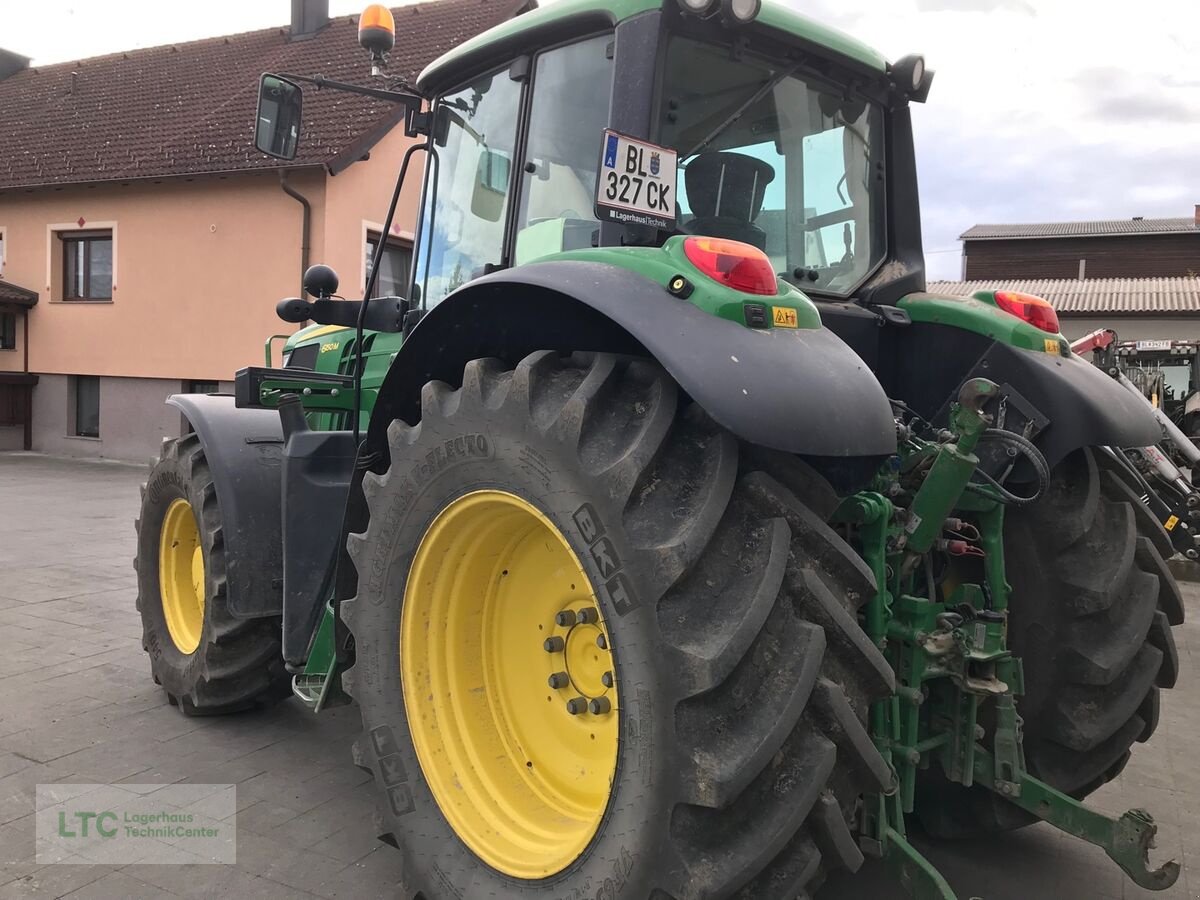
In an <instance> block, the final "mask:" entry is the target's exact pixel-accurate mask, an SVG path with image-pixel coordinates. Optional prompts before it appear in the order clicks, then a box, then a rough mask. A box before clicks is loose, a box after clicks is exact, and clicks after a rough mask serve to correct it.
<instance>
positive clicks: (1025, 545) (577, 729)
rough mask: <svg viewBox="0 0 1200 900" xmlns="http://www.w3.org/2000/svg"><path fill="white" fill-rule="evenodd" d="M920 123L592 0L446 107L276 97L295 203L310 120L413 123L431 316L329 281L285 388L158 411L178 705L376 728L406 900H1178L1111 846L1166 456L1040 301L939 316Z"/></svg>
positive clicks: (155, 660)
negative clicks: (329, 104)
mask: <svg viewBox="0 0 1200 900" xmlns="http://www.w3.org/2000/svg"><path fill="white" fill-rule="evenodd" d="M390 19H391V17H390V14H388V12H387V10H386V9H383V8H382V7H372V8H370V9H369V10H368V11H367V13H365V14H364V17H363V19H362V20H361V22H360V38H361V41H362V43H363V45H364V46H365V47H366V48H367V49H368V50H370V51H371V53H372V57H373V59H372V63H373V68H374V70H376V71H381V70H382V69H383V66H384V64H385V62H386V53H387V52H388V51H389V50H390V49H391V43H392V38H391V32H390V30H389V24H390ZM931 77H932V73H930V72H929V71H927V70H926V68H925V64H924V61H923V60H922V59H921V58H919V57H908V58H905V59H904V60H901V61H899V62H896V63H891V64H889V63H888V62H887V61H886V60H885V59H884V58H883V57H881V56H880V55H879V54H878V53H876V52H874V51H873V50H871V49H869V48H868V47H865V46H863V45H862V44H860V43H859V42H857V41H855V40H853V39H851V38H849V37H846V36H844V35H841V34H839V33H837V32H834V31H832V30H829V29H827V28H825V27H823V26H821V25H819V24H817V23H815V22H813V21H810V20H809V19H807V18H804V17H803V16H800V15H798V14H796V13H795V12H792V11H790V10H788V9H786V8H784V7H781V6H775V5H770V4H763V5H761V6H760V3H759V2H758V0H665V2H664V0H618V2H610V3H600V2H597V0H563V2H559V3H556V4H554V5H552V6H549V7H547V8H545V9H542V10H537V11H534V12H531V13H528V14H525V15H522V16H520V17H518V18H516V19H514V20H512V21H510V22H508V23H506V24H504V25H502V26H500V27H498V28H495V29H493V30H491V31H489V32H487V33H485V34H483V35H482V36H480V37H477V38H475V39H473V40H471V41H468V42H466V43H464V44H462V45H461V46H459V47H457V48H455V49H454V50H453V51H451V52H450V53H448V54H447V55H446V56H444V57H442V58H441V59H440V60H438V61H437V62H435V63H433V64H432V65H431V66H430V67H429V68H428V69H427V70H426V71H425V72H424V73H423V74H422V75H421V77H420V79H419V81H418V83H417V85H416V88H417V93H415V94H413V93H407V92H403V91H393V90H391V89H389V88H385V87H362V86H356V85H348V84H338V83H333V82H330V81H329V80H328V79H325V78H321V77H319V76H300V75H287V74H286V73H280V74H272V75H266V76H264V77H263V80H262V85H261V90H260V100H259V110H258V119H257V123H256V138H257V141H256V142H257V146H258V147H259V148H260V149H262V150H263V151H264V152H267V153H269V154H272V155H275V156H278V157H282V158H290V157H292V156H294V155H295V153H296V144H297V140H298V139H300V135H299V124H300V122H301V121H302V116H301V111H302V95H303V92H302V88H301V85H302V84H313V85H317V86H319V87H321V88H323V89H339V90H349V91H353V92H357V93H360V94H367V95H369V96H373V97H376V98H381V99H387V100H391V101H394V102H395V103H397V104H398V105H399V106H402V107H403V110H404V121H405V127H406V129H407V131H408V133H409V134H410V135H411V136H412V137H414V138H415V139H416V141H415V143H414V144H413V148H412V150H411V151H409V154H408V156H407V157H406V159H405V162H404V165H403V166H402V170H401V173H400V177H399V179H398V182H397V187H396V193H395V194H394V195H393V199H392V206H391V209H390V210H389V214H388V217H387V222H386V224H385V232H386V231H387V230H388V228H389V227H390V225H391V221H392V218H393V216H394V213H395V207H396V199H397V198H398V196H399V190H400V184H402V183H403V181H404V179H405V178H406V177H407V174H408V170H409V168H410V163H412V162H413V161H414V160H419V162H422V163H424V165H423V166H421V167H420V168H421V171H422V172H423V175H422V176H421V177H423V179H424V187H423V201H422V204H421V212H420V222H419V227H418V237H417V240H416V244H415V250H414V256H415V258H414V265H413V273H412V278H411V282H412V283H411V285H410V288H409V291H408V293H407V296H406V297H402V298H401V297H385V298H379V299H374V300H371V301H369V302H367V301H351V300H342V299H338V298H336V296H335V295H336V291H337V278H336V276H335V275H334V274H333V273H332V271H330V270H329V269H327V268H325V267H321V266H317V267H314V268H313V269H311V270H310V271H309V272H308V273H307V275H306V278H305V285H306V290H307V292H308V293H309V294H311V295H312V298H313V299H311V300H306V299H290V300H285V301H282V302H281V303H280V305H279V314H280V316H281V318H283V319H284V320H285V321H289V322H297V323H298V322H312V323H315V324H313V325H311V326H310V327H307V328H305V329H303V330H301V331H299V332H297V333H296V334H295V335H293V336H292V337H290V338H289V339H288V340H287V343H286V346H285V350H284V363H283V366H282V367H272V365H271V360H270V346H271V344H270V342H268V353H267V356H268V359H267V365H266V366H264V367H254V368H248V369H245V370H243V371H241V372H239V373H238V375H237V380H236V385H237V390H236V396H235V397H229V396H216V395H213V396H177V397H173V398H171V400H170V401H169V402H170V403H172V404H173V405H175V406H176V407H178V408H179V409H180V410H181V411H182V413H183V415H184V416H185V417H186V420H187V421H188V422H189V423H190V425H191V428H192V429H193V431H192V433H190V434H188V435H187V436H185V437H183V438H181V439H180V440H178V441H171V442H168V443H167V445H166V446H165V448H164V452H163V455H162V459H161V460H160V461H159V462H158V463H157V464H156V465H155V466H154V468H153V470H152V472H151V474H150V477H149V481H148V484H147V486H146V489H145V491H144V497H143V504H142V512H141V517H140V520H139V527H138V557H137V561H136V565H137V569H138V578H139V582H138V583H139V600H138V603H139V608H140V610H141V612H142V617H143V621H144V624H145V646H146V649H147V651H148V653H149V654H150V658H151V665H152V669H153V673H154V677H155V679H156V680H157V681H158V682H159V683H160V684H161V685H162V686H163V688H164V689H165V691H166V692H167V696H168V698H169V699H170V700H171V702H172V703H175V704H177V705H178V706H179V707H180V708H181V709H182V710H183V711H184V712H186V713H189V714H210V713H223V712H229V711H235V710H244V709H248V708H253V707H256V706H263V705H266V704H270V703H273V702H275V701H277V700H279V699H280V698H282V697H285V696H290V695H295V696H297V697H298V698H299V699H300V700H301V701H302V702H303V703H305V704H307V705H308V706H310V707H311V708H312V709H313V710H314V711H320V710H322V709H325V708H327V707H332V706H334V705H337V704H343V703H348V702H351V701H353V702H355V703H357V704H358V706H359V709H360V710H361V713H362V720H363V733H362V736H361V738H360V739H359V740H358V741H357V742H356V745H355V751H354V755H355V761H356V762H357V764H358V765H360V766H362V767H365V768H366V769H368V770H369V771H370V772H371V773H372V774H373V775H374V777H375V781H376V784H377V788H378V796H379V806H380V822H381V828H380V831H381V835H382V837H383V838H384V839H385V840H386V841H388V842H389V843H391V844H393V845H395V846H396V847H398V848H399V850H400V852H401V853H402V854H403V856H404V866H403V870H404V879H405V880H404V885H403V896H404V897H406V898H417V897H421V898H425V900H434V898H442V897H467V898H475V897H546V898H562V897H572V898H584V897H597V898H610V900H614V898H638V900H644V898H655V900H667V898H675V900H684V898H702V897H703V898H716V897H735V896H736V897H745V898H781V900H782V898H797V897H807V896H810V895H811V893H812V892H814V891H815V890H817V889H818V888H819V886H820V885H821V883H822V881H823V880H824V879H825V877H826V876H827V875H828V874H829V873H832V872H834V871H836V870H842V869H844V870H851V871H854V870H856V869H858V867H859V866H860V865H861V864H862V862H863V860H864V855H874V856H881V857H883V858H884V859H886V860H887V861H889V862H890V863H892V864H893V865H894V866H895V867H896V870H897V878H898V882H900V883H902V884H903V885H904V886H905V887H906V888H907V889H908V890H909V891H910V892H911V893H912V894H913V895H915V896H919V897H937V898H948V897H953V894H952V892H951V889H950V888H949V886H948V885H947V884H946V882H945V881H944V879H943V878H942V877H941V876H940V875H939V874H938V873H937V872H936V870H935V869H934V868H933V867H932V866H931V865H930V864H929V863H928V862H927V861H926V860H925V859H924V858H923V857H922V856H921V855H920V854H919V853H918V852H917V851H916V850H915V849H914V848H913V847H912V846H911V845H910V843H909V842H908V841H907V839H906V837H905V835H906V823H911V822H912V821H913V820H914V817H915V818H916V819H919V820H920V821H921V822H922V823H923V825H924V827H925V828H926V829H927V830H928V831H930V832H931V833H933V834H935V835H939V836H947V837H952V836H957V835H963V834H978V833H986V832H992V831H996V830H999V829H1006V828H1014V827H1018V826H1021V825H1024V824H1027V823H1030V822H1033V821H1036V820H1039V819H1040V820H1044V821H1048V822H1050V823H1052V824H1053V825H1055V826H1057V827H1058V828H1061V829H1063V830H1066V831H1068V832H1070V833H1072V834H1075V835H1078V836H1079V837H1081V838H1083V839H1085V840H1088V841H1091V842H1093V843H1095V844H1097V845H1099V846H1101V847H1102V848H1104V849H1105V850H1106V851H1107V852H1108V854H1109V855H1110V856H1111V857H1112V858H1113V859H1114V860H1115V861H1116V862H1117V863H1118V864H1119V865H1120V866H1121V867H1122V868H1123V869H1124V870H1125V871H1126V872H1127V873H1128V874H1129V876H1130V877H1131V878H1132V879H1133V880H1134V881H1135V882H1137V883H1138V884H1139V885H1143V886H1146V887H1150V888H1166V887H1169V886H1170V885H1171V884H1172V883H1173V882H1174V881H1175V879H1176V878H1177V877H1178V874H1179V867H1178V865H1176V864H1175V863H1173V862H1171V863H1167V864H1166V865H1164V866H1162V867H1161V868H1152V867H1151V866H1150V864H1149V861H1148V857H1147V853H1148V850H1149V849H1150V848H1151V847H1152V845H1153V838H1154V834H1155V826H1154V824H1153V820H1152V819H1151V817H1150V816H1149V815H1148V814H1146V813H1144V812H1142V811H1132V812H1130V813H1126V814H1125V815H1124V816H1122V817H1120V818H1110V817H1108V816H1104V815H1101V814H1100V813H1097V812H1093V811H1091V810H1088V809H1087V808H1086V807H1084V806H1083V805H1081V803H1080V800H1081V799H1082V798H1083V797H1085V796H1086V795H1087V794H1088V793H1089V792H1091V791H1092V790H1094V789H1095V788H1096V787H1098V786H1099V785H1101V784H1103V783H1105V782H1106V781H1108V780H1110V779H1112V778H1114V777H1115V776H1116V775H1117V774H1118V773H1119V772H1120V771H1121V769H1122V767H1123V766H1124V765H1125V762H1126V760H1127V759H1128V758H1129V754H1130V748H1131V747H1133V746H1134V745H1135V744H1136V743H1137V742H1139V741H1144V740H1146V739H1147V738H1149V736H1150V735H1151V734H1152V733H1153V731H1154V729H1155V726H1156V724H1157V720H1158V714H1159V690H1160V689H1161V688H1169V687H1171V686H1172V684H1173V683H1174V681H1175V672H1176V668H1177V654H1176V651H1175V647H1174V643H1173V639H1172V636H1171V626H1172V625H1176V624H1179V623H1180V622H1181V621H1182V616H1183V612H1182V606H1181V603H1180V597H1179V592H1178V588H1177V586H1176V585H1175V583H1174V581H1173V580H1172V578H1171V576H1170V574H1169V573H1168V571H1167V568H1166V566H1165V565H1164V563H1163V555H1164V554H1169V553H1170V542H1169V540H1168V539H1167V537H1166V535H1165V533H1164V532H1163V531H1162V528H1161V526H1160V525H1159V524H1158V522H1157V520H1155V519H1154V517H1153V516H1151V515H1150V514H1149V513H1148V511H1147V510H1146V508H1145V507H1144V506H1143V505H1142V504H1141V503H1139V502H1138V500H1137V497H1136V495H1135V494H1134V493H1133V491H1132V489H1131V488H1130V487H1129V486H1128V484H1127V483H1126V481H1125V480H1123V477H1122V474H1121V470H1120V468H1119V467H1118V466H1117V465H1116V464H1115V463H1113V461H1112V458H1111V455H1110V454H1109V453H1108V451H1107V450H1105V449H1104V448H1107V447H1110V446H1113V447H1129V446H1145V445H1149V444H1153V443H1154V442H1155V440H1157V435H1158V430H1157V426H1156V424H1155V422H1154V420H1153V418H1152V416H1151V415H1150V413H1149V411H1148V410H1147V409H1146V408H1145V405H1144V404H1141V403H1139V402H1138V400H1137V398H1136V397H1133V396H1132V395H1130V394H1129V393H1128V392H1127V391H1124V390H1122V389H1121V388H1120V387H1119V386H1117V385H1115V384H1114V383H1113V382H1111V381H1110V380H1109V379H1108V378H1106V377H1105V376H1104V374H1103V373H1101V372H1099V371H1098V370H1096V369H1095V368H1094V367H1092V366H1090V365H1088V364H1087V363H1086V362H1084V361H1083V360H1082V359H1078V358H1076V357H1073V356H1072V355H1071V353H1070V351H1069V347H1068V345H1067V342H1066V341H1065V339H1064V338H1063V337H1062V336H1061V334H1060V333H1059V328H1058V323H1057V320H1056V318H1055V317H1054V313H1053V310H1052V309H1050V308H1049V306H1048V304H1046V303H1044V301H1040V300H1038V299H1037V298H1033V297H1027V296H1024V295H1014V294H1004V293H997V294H987V295H977V296H976V297H973V298H969V299H963V298H946V297H936V296H931V295H929V294H927V293H925V292H924V288H925V276H924V271H923V261H922V260H923V257H922V247H921V229H920V215H919V205H918V193H917V179H916V166H915V159H914V149H913V139H912V125H911V114H910V104H912V103H914V102H922V101H924V100H925V98H926V95H927V94H928V91H929V86H930V80H931ZM412 169H413V171H414V172H416V171H417V166H416V165H413V166H412ZM381 246H382V242H381ZM378 268H379V266H378V265H376V266H374V267H373V272H375V271H378ZM373 277H374V275H372V281H373ZM372 294H373V284H371V283H369V284H368V286H367V290H366V296H367V297H371V296H372Z"/></svg>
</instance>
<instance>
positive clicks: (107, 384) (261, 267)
mask: <svg viewBox="0 0 1200 900" xmlns="http://www.w3.org/2000/svg"><path fill="white" fill-rule="evenodd" d="M531 5H533V4H531V3H530V2H529V0H439V2H432V3H420V4H417V5H413V6H405V7H399V8H397V9H396V10H395V11H394V14H395V17H396V49H395V50H394V51H393V52H392V54H391V64H390V67H389V71H388V76H389V81H388V82H385V84H395V83H396V82H397V81H398V80H400V79H403V80H406V81H408V82H410V83H411V82H412V81H415V78H416V75H417V73H419V71H420V70H421V69H422V68H423V67H424V66H425V65H426V64H427V63H429V62H431V61H432V60H433V59H434V58H436V57H437V56H439V55H440V54H442V53H443V52H445V51H447V50H449V49H450V48H452V47H454V46H455V45H457V44H458V43H460V42H462V41H463V40H465V39H467V38H468V37H471V36H473V35H474V34H476V33H478V32H480V31H483V30H485V29H486V28H489V27H491V26H492V25H495V24H498V23H500V22H502V21H504V20H506V19H508V18H510V17H511V16H513V15H516V14H518V13H519V12H522V11H524V10H525V9H526V8H528V7H529V6H531ZM291 7H292V20H291V22H290V24H289V25H286V26H282V27H279V28H270V29H264V30H261V31H254V32H249V33H245V34H236V35H229V36H226V37H217V38H209V39H205V40H198V41H192V42H188V43H183V44H177V45H172V46H165V47H154V48H150V49H145V50H131V51H129V52H127V53H116V54H111V55H108V56H101V57H96V58H93V59H84V60H79V61H77V62H71V63H64V64H58V65H52V66H37V67H30V66H29V60H27V59H25V58H24V57H21V56H18V55H17V54H15V53H11V52H7V51H0V110H3V111H4V124H5V127H4V129H2V130H0V449H14V448H20V447H25V448H27V449H28V448H32V449H36V450H42V451H46V452H50V453H57V454H66V455H72V456H96V457H101V456H102V457H112V458H122V459H146V458H148V457H151V456H153V455H154V454H155V453H156V452H157V449H158V446H159V444H160V443H161V440H162V438H163V437H166V436H174V435H177V434H178V433H179V430H180V417H179V414H178V412H177V411H176V410H174V409H172V408H170V407H167V406H165V405H164V403H163V401H164V400H165V399H166V398H167V397H168V396H169V395H171V394H174V393H179V392H181V391H213V390H217V389H228V388H229V387H230V380H231V378H232V376H233V373H234V372H235V371H236V370H237V369H239V368H241V367H243V366H247V365H261V364H262V363H263V359H264V349H263V348H264V341H265V340H266V339H267V338H268V337H269V336H270V335H272V334H275V333H277V332H287V331H291V330H293V329H292V327H291V326H286V325H285V324H284V323H283V322H281V321H279V320H278V319H277V318H276V316H275V312H274V309H275V303H276V301H277V300H278V299H280V298H281V297H285V296H289V295H291V296H294V295H298V294H299V292H300V290H301V288H300V280H301V274H302V273H303V271H304V269H305V268H306V267H307V265H308V264H309V263H310V262H318V261H319V262H325V263H328V264H329V265H332V266H333V267H334V268H335V269H336V270H337V271H338V272H339V274H340V276H341V284H342V293H344V294H346V295H347V296H359V295H360V294H361V291H362V289H363V287H364V285H365V282H366V277H367V266H368V260H369V254H370V251H371V250H372V249H373V248H374V246H376V245H377V243H378V242H379V241H380V240H384V241H386V246H387V256H386V269H385V270H384V271H383V272H382V273H381V285H380V293H384V294H390V293H397V292H400V291H401V290H402V288H401V285H403V284H404V282H405V280H406V271H407V266H408V260H409V242H410V241H411V239H412V233H411V229H412V227H413V223H414V222H415V219H416V208H417V203H418V199H419V183H420V178H419V177H414V176H413V174H411V173H410V178H409V181H408V183H407V184H406V186H405V190H404V192H403V195H402V198H401V204H400V206H399V207H398V210H397V215H396V222H397V226H396V227H394V228H393V233H392V234H389V235H387V236H383V235H381V234H380V228H381V226H380V222H381V221H382V220H383V219H384V218H385V214H386V211H387V203H388V200H389V199H390V195H391V192H392V187H393V184H394V181H395V178H396V174H397V172H398V169H399V163H400V160H401V158H402V156H403V154H404V152H405V150H406V149H407V147H408V146H409V142H408V139H407V138H405V137H404V135H403V128H402V127H401V128H397V127H396V126H397V124H398V123H399V121H400V115H401V111H400V109H398V108H397V107H395V106H394V105H393V104H390V103H387V102H384V101H378V100H374V99H370V98H366V97H361V96H356V95H350V94H345V93H337V92H334V91H321V92H315V91H307V90H306V91H305V106H304V123H303V127H304V132H303V138H302V142H301V147H300V153H299V156H298V157H297V158H296V159H295V160H293V161H289V162H284V161H281V160H276V159H270V158H268V157H266V156H264V155H263V154H261V153H259V152H257V151H256V150H255V149H254V147H253V133H252V132H253V123H254V114H255V103H256V99H257V88H258V77H259V75H260V73H262V72H264V71H275V72H295V73H300V74H317V73H320V74H323V75H325V76H327V77H330V78H334V79H339V80H344V81H349V82H354V83H359V84H364V83H367V82H368V80H369V75H368V72H369V61H368V58H367V55H366V54H365V53H364V52H363V51H362V50H361V49H360V48H359V46H358V42H357V36H356V34H357V21H356V18H355V17H337V18H333V19H331V18H330V17H329V15H328V0H292V4H291ZM276 362H278V357H276Z"/></svg>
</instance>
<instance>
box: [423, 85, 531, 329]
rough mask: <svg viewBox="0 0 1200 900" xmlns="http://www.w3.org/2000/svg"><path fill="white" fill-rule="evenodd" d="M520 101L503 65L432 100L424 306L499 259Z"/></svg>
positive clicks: (509, 198) (500, 259)
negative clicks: (432, 173) (433, 172)
mask: <svg viewBox="0 0 1200 900" xmlns="http://www.w3.org/2000/svg"><path fill="white" fill-rule="evenodd" d="M520 102H521V86H520V84H519V83H517V82H515V81H513V80H512V79H511V78H510V77H509V75H508V72H507V71H501V72H497V73H495V74H492V75H487V76H485V77H483V78H479V79H476V81H474V82H473V83H472V84H471V85H469V86H468V87H466V88H464V89H463V90H461V91H458V92H457V93H454V94H449V95H447V96H445V97H443V98H442V99H441V100H440V101H438V104H437V107H436V113H435V126H434V127H435V129H436V138H435V142H434V144H435V151H436V153H437V172H438V183H437V185H436V186H434V185H433V182H432V179H431V180H430V187H429V189H428V190H427V194H426V202H425V207H424V211H423V216H424V219H423V221H422V227H421V234H422V235H427V236H428V237H427V238H423V239H422V240H423V242H424V241H425V240H428V244H426V245H425V247H424V248H423V249H424V251H425V259H424V261H423V262H422V263H421V265H420V268H419V270H418V272H419V276H420V277H419V283H420V284H421V285H422V296H423V297H424V298H425V305H426V306H427V307H432V306H434V305H436V304H437V303H439V302H440V301H441V300H442V299H443V298H445V297H446V296H447V295H448V294H450V293H451V292H452V291H454V290H456V289H457V288H459V287H461V286H462V285H463V284H466V283H467V282H468V281H470V280H471V279H473V278H476V277H478V276H479V275H482V274H484V271H485V267H486V266H488V265H489V264H490V265H494V266H498V265H500V264H501V262H502V260H503V252H504V227H505V222H506V221H507V218H508V209H509V204H510V202H511V199H512V186H513V173H512V160H513V158H514V155H515V154H514V148H515V146H516V135H517V119H518V114H519V110H520ZM430 165H431V166H432V163H431V164H430ZM431 200H432V202H431Z"/></svg>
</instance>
